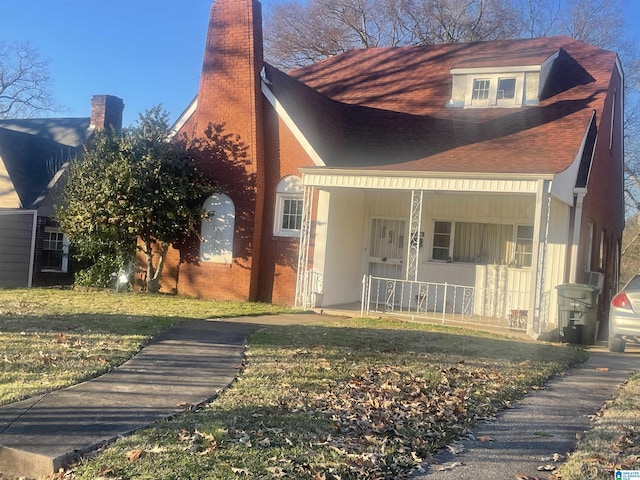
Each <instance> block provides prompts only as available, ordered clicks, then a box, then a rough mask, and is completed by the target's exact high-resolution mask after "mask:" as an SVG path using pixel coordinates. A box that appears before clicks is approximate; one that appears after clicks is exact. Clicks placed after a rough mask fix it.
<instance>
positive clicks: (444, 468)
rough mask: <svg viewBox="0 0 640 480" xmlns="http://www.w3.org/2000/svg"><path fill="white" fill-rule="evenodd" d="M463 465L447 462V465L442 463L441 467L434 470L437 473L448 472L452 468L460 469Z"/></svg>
mask: <svg viewBox="0 0 640 480" xmlns="http://www.w3.org/2000/svg"><path fill="white" fill-rule="evenodd" d="M463 465H464V463H462V462H449V463H443V464H442V465H440V466H439V467H438V468H437V469H436V470H437V471H438V472H447V471H449V470H453V469H454V468H457V467H461V466H463Z"/></svg>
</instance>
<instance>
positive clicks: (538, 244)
mask: <svg viewBox="0 0 640 480" xmlns="http://www.w3.org/2000/svg"><path fill="white" fill-rule="evenodd" d="M550 190H551V182H550V181H549V180H540V181H538V190H537V192H536V212H535V218H534V223H533V261H532V262H531V263H532V264H531V266H532V269H533V271H532V272H531V273H532V280H533V282H532V283H533V291H532V292H531V306H532V310H533V322H529V323H528V324H527V334H529V335H533V334H535V333H541V332H540V328H541V326H540V321H541V314H542V311H541V307H542V296H543V293H544V283H545V270H546V263H547V241H548V237H549V215H550V213H551V212H550V210H551V208H550V207H551V205H550V203H551V196H550V194H549V192H550Z"/></svg>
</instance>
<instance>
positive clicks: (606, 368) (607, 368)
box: [596, 367, 609, 372]
mask: <svg viewBox="0 0 640 480" xmlns="http://www.w3.org/2000/svg"><path fill="white" fill-rule="evenodd" d="M596 371H598V372H608V371H609V367H598V368H596Z"/></svg>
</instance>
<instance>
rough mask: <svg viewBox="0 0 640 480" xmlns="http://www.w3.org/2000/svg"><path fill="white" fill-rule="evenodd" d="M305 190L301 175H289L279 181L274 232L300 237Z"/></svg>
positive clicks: (277, 234) (278, 234) (275, 233)
mask: <svg viewBox="0 0 640 480" xmlns="http://www.w3.org/2000/svg"><path fill="white" fill-rule="evenodd" d="M302 213H303V190H302V182H301V180H300V178H299V177H296V176H295V175H289V176H287V177H284V178H283V179H282V180H280V182H279V183H278V188H277V190H276V211H275V219H274V224H273V234H274V235H276V236H279V237H299V236H300V231H301V230H302Z"/></svg>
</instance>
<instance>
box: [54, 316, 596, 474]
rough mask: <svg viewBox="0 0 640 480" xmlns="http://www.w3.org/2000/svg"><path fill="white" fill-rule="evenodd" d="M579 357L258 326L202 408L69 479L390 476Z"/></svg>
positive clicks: (364, 323) (366, 331)
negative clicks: (223, 386)
mask: <svg viewBox="0 0 640 480" xmlns="http://www.w3.org/2000/svg"><path fill="white" fill-rule="evenodd" d="M582 360H584V352H582V351H581V350H578V349H574V348H569V347H563V346H557V345H542V344H536V343H530V342H524V341H518V340H514V339H509V338H496V337H492V336H490V335H488V334H482V333H473V332H467V331H464V330H453V329H443V328H436V327H431V326H426V325H417V324H409V323H403V322H393V321H384V320H382V321H374V320H351V321H334V322H331V323H327V324H324V325H315V326H293V327H270V328H269V329H267V330H264V331H262V332H259V333H257V334H256V335H254V336H253V337H252V339H251V341H250V346H249V350H248V356H247V362H246V368H245V371H244V372H243V374H242V375H241V377H240V378H239V379H238V381H237V382H236V383H234V384H233V386H232V387H231V388H230V389H228V390H227V391H226V392H225V393H224V394H222V395H221V396H220V397H219V398H218V399H217V400H216V401H214V402H213V403H212V404H210V405H209V406H207V407H206V408H204V409H201V410H199V411H195V412H188V413H185V414H184V415H183V416H180V417H179V418H176V419H174V420H171V421H166V422H160V423H158V424H156V425H154V426H152V427H151V428H148V429H144V430H142V431H140V432H138V433H137V434H136V435H133V436H131V437H128V438H125V439H123V440H121V441H119V442H117V443H116V444H114V445H113V446H111V447H109V448H106V449H105V450H104V451H103V452H101V454H100V455H98V457H97V458H94V459H91V460H88V461H85V462H83V463H82V464H81V465H79V466H77V468H76V469H74V470H73V471H71V472H68V473H67V474H66V475H67V477H70V478H73V479H96V478H114V479H115V478H119V479H122V480H124V479H174V478H181V479H233V478H260V479H272V478H273V479H275V478H292V479H325V480H329V479H332V480H337V479H340V480H345V479H402V478H408V476H409V475H410V472H411V471H412V469H414V468H415V467H416V466H418V465H420V464H421V463H422V462H424V461H425V460H428V459H429V458H430V455H431V454H432V453H433V452H435V451H436V450H437V449H439V448H442V447H443V446H445V445H447V444H449V443H451V442H452V441H453V440H454V439H455V438H456V437H458V436H459V435H463V434H465V433H466V432H467V431H468V429H469V428H470V427H471V426H472V425H473V424H474V423H476V422H477V421H478V420H479V419H483V418H487V417H489V416H491V415H493V414H494V413H495V412H496V411H497V410H499V409H501V408H504V407H505V406H508V405H509V403H510V402H511V401H512V400H513V399H515V398H518V397H520V396H522V395H524V394H525V393H526V392H528V391H529V390H530V389H531V388H533V387H534V386H537V385H540V384H542V383H543V382H544V381H545V380H546V379H548V378H550V377H552V376H554V375H555V374H557V373H558V372H561V371H563V370H565V369H566V368H567V367H568V366H570V365H573V364H575V363H576V362H579V361H582Z"/></svg>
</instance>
